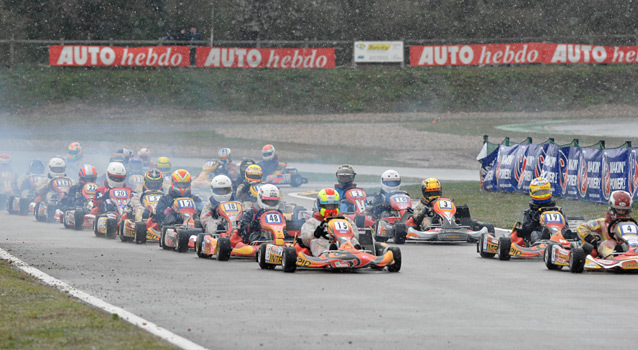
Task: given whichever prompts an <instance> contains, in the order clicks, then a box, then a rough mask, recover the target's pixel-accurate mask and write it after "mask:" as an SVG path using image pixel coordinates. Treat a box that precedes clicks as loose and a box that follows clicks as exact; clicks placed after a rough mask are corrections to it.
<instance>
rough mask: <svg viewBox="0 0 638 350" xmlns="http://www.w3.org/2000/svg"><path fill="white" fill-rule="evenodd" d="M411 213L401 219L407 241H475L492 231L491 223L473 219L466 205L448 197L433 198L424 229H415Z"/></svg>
mask: <svg viewBox="0 0 638 350" xmlns="http://www.w3.org/2000/svg"><path fill="white" fill-rule="evenodd" d="M411 214H412V212H411V211H410V213H409V214H404V216H403V218H402V219H401V223H403V222H405V225H406V228H407V233H406V236H405V240H406V241H408V242H476V241H477V240H478V239H479V237H480V236H481V235H482V234H484V233H487V232H491V233H494V226H493V225H491V224H484V223H482V222H480V221H476V220H473V219H472V218H471V217H470V210H469V208H468V207H467V205H462V206H458V207H457V206H456V205H455V204H454V201H452V199H450V198H437V199H435V200H434V202H433V203H432V211H431V213H430V216H431V217H432V219H431V223H430V225H429V226H428V227H427V229H426V230H424V231H420V230H418V229H417V227H416V225H415V223H414V219H413V218H412V216H411ZM395 225H396V224H395ZM401 229H403V228H401Z"/></svg>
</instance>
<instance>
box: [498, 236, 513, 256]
mask: <svg viewBox="0 0 638 350" xmlns="http://www.w3.org/2000/svg"><path fill="white" fill-rule="evenodd" d="M511 247H512V240H511V238H509V237H501V238H499V239H498V260H509V259H510V258H511V256H510V248H511Z"/></svg>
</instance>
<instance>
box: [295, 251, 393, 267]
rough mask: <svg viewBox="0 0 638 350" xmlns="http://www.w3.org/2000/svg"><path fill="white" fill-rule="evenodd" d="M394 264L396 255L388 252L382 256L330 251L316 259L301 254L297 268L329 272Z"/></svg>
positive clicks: (298, 257)
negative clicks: (326, 270)
mask: <svg viewBox="0 0 638 350" xmlns="http://www.w3.org/2000/svg"><path fill="white" fill-rule="evenodd" d="M393 262H394V254H393V253H392V251H390V250H388V251H386V252H385V254H383V255H381V256H374V255H372V254H368V253H360V254H353V253H351V252H349V251H345V250H329V251H326V252H324V253H322V254H321V256H319V257H314V256H310V255H307V254H305V253H303V252H300V253H299V255H298V256H297V266H298V267H305V268H318V269H328V270H341V269H361V268H366V267H376V268H383V267H385V266H388V265H390V264H392V263H393Z"/></svg>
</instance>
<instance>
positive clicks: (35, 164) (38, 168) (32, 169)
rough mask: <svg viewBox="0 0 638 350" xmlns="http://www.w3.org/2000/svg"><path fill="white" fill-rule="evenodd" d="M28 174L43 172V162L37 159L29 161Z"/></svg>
mask: <svg viewBox="0 0 638 350" xmlns="http://www.w3.org/2000/svg"><path fill="white" fill-rule="evenodd" d="M29 174H44V163H42V161H41V160H39V159H34V160H32V161H31V163H29Z"/></svg>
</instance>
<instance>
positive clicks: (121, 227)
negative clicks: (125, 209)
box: [117, 221, 128, 242]
mask: <svg viewBox="0 0 638 350" xmlns="http://www.w3.org/2000/svg"><path fill="white" fill-rule="evenodd" d="M117 235H118V236H120V241H122V242H126V241H128V239H127V238H128V237H124V221H120V224H119V225H117Z"/></svg>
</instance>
